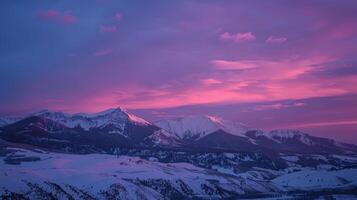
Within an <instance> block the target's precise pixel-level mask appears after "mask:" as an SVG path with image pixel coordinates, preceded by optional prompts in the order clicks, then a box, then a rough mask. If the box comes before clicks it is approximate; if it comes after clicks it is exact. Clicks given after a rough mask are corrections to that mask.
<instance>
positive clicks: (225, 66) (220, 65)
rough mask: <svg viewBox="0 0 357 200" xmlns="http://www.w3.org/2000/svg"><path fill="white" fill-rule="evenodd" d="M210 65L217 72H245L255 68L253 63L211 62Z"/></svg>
mask: <svg viewBox="0 0 357 200" xmlns="http://www.w3.org/2000/svg"><path fill="white" fill-rule="evenodd" d="M211 63H212V64H213V66H214V67H215V69H219V70H245V69H254V68H256V67H257V66H256V62H254V61H229V60H212V61H211Z"/></svg>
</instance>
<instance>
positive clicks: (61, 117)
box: [31, 108, 150, 132]
mask: <svg viewBox="0 0 357 200" xmlns="http://www.w3.org/2000/svg"><path fill="white" fill-rule="evenodd" d="M31 116H41V117H44V118H47V119H51V120H53V121H56V122H58V123H61V124H64V125H66V126H67V127H70V128H74V127H77V126H80V127H81V128H83V129H84V130H89V129H91V128H100V127H105V126H106V125H109V124H111V125H114V126H115V127H116V128H117V129H118V131H117V132H123V130H124V129H125V124H126V122H131V123H134V124H139V125H145V126H146V125H149V124H150V123H149V122H147V121H146V120H144V119H142V118H140V117H137V116H135V115H133V114H130V113H129V112H127V111H126V110H124V109H122V108H112V109H108V110H105V111H102V112H98V113H91V114H87V113H77V114H66V113H62V112H51V111H48V110H43V111H40V112H37V113H34V114H32V115H31ZM119 130H120V131H119Z"/></svg>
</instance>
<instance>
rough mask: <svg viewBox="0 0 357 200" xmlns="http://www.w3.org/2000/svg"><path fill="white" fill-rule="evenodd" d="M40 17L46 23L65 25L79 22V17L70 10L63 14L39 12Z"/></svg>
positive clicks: (48, 11) (54, 11) (55, 11)
mask: <svg viewBox="0 0 357 200" xmlns="http://www.w3.org/2000/svg"><path fill="white" fill-rule="evenodd" d="M38 16H39V17H40V19H42V20H44V21H53V22H61V23H64V24H73V23H75V22H77V17H76V16H74V15H73V14H72V12H71V11H68V10H67V11H64V12H62V13H61V12H59V11H57V10H45V11H41V12H39V13H38Z"/></svg>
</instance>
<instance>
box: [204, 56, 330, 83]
mask: <svg viewBox="0 0 357 200" xmlns="http://www.w3.org/2000/svg"><path fill="white" fill-rule="evenodd" d="M333 60H334V59H333V58H330V57H326V56H314V57H308V58H290V59H281V60H269V59H266V60H265V59H262V60H261V59H256V60H235V61H232V60H212V61H211V64H212V65H213V68H214V69H215V70H239V71H242V70H243V72H244V73H243V75H244V76H242V78H252V79H294V78H297V77H298V76H300V75H303V74H307V73H309V72H312V71H314V70H320V68H319V67H318V66H319V65H323V64H325V63H328V62H331V61H333ZM249 69H251V70H249ZM252 69H254V70H252Z"/></svg>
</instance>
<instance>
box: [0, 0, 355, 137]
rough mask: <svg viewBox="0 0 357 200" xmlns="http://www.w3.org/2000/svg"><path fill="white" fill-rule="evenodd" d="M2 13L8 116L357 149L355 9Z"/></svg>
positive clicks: (233, 6)
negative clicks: (189, 118) (230, 133)
mask: <svg viewBox="0 0 357 200" xmlns="http://www.w3.org/2000/svg"><path fill="white" fill-rule="evenodd" d="M0 5H1V6H0V22H1V24H0V26H1V28H0V115H26V114H28V113H31V112H35V111H38V110H41V109H50V110H58V111H64V112H69V113H75V112H96V111H100V110H105V109H107V108H110V107H117V106H121V107H124V108H127V109H129V110H131V111H132V112H134V113H136V114H140V115H141V116H143V117H146V118H148V119H149V120H157V119H162V118H168V117H174V116H179V115H180V116H181V115H191V114H212V115H219V116H221V117H223V118H227V119H231V120H239V121H241V122H243V123H246V124H247V125H250V126H254V127H258V128H264V129H274V128H298V129H302V130H306V131H308V132H311V133H312V134H315V135H319V136H326V137H332V138H336V139H339V140H342V141H348V142H353V143H357V87H356V85H357V56H356V54H357V1H355V0H296V1H295V0H292V1H285V0H271V1H260V0H242V1H240V0H224V1H218V0H216V1H213V0H206V1H203V0H196V1H190V0H185V1H176V0H162V1H160V0H153V1H141V0H127V1H125V0H123V1H117V0H86V1H84V0H76V1H74V0H61V1H59V0H27V1H21V0H5V1H1V3H0Z"/></svg>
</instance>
